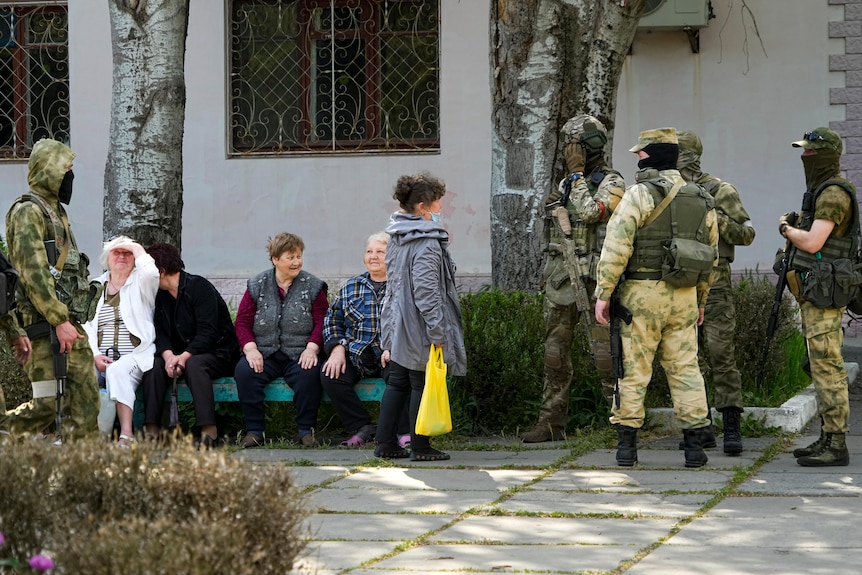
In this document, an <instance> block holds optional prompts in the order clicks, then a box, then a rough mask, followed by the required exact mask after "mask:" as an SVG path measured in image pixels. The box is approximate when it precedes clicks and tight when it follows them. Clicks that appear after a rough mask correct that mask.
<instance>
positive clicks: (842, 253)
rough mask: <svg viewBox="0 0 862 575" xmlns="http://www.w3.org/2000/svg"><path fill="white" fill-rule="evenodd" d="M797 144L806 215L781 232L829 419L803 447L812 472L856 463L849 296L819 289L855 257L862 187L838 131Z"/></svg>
mask: <svg viewBox="0 0 862 575" xmlns="http://www.w3.org/2000/svg"><path fill="white" fill-rule="evenodd" d="M793 146H794V147H797V148H803V152H802V165H803V167H804V168H805V189H806V192H805V195H804V196H803V199H802V210H801V212H800V213H799V214H796V213H793V212H791V213H788V214H784V215H783V216H781V218H780V219H779V223H778V231H779V233H780V234H781V235H782V236H784V237H785V238H787V240H788V242H789V243H790V247H789V249H790V251H789V253H788V267H789V269H790V270H792V271H791V272H789V274H788V277H787V280H788V285H789V286H790V287H791V291H792V292H793V293H794V295H795V296H796V298H797V300H798V301H799V307H800V311H801V314H802V333H803V335H804V336H805V342H806V344H807V346H808V358H809V360H810V362H811V379H812V380H813V382H814V389H815V391H816V393H817V411H818V412H819V415H820V418H821V420H822V422H823V424H822V427H821V430H820V437H819V438H818V439H817V441H815V442H814V443H812V444H811V445H809V446H807V447H804V448H801V449H797V450H795V451H794V452H793V455H794V457H796V458H797V459H796V462H797V463H798V464H799V465H803V466H806V467H823V466H833V465H848V464H849V463H850V455H849V452H848V451H847V446H846V444H845V441H844V440H845V434H846V433H847V431H848V430H849V426H848V419H849V416H850V403H849V399H848V391H847V370H846V369H844V358H843V356H842V355H841V346H842V344H843V340H844V333H843V331H842V329H841V318H842V316H843V315H844V310H845V306H846V304H847V297H848V294H847V293H842V291H841V290H840V289H838V288H837V287H836V289H835V291H834V292H832V290H829V291H830V293H831V294H832V295H831V297H830V298H829V299H830V300H831V301H824V300H823V299H822V298H820V297H817V292H819V291H821V290H817V289H816V285H817V284H818V283H823V282H828V283H829V284H833V274H835V272H836V269H837V267H840V262H841V261H842V260H843V261H844V262H846V261H847V259H846V258H852V257H853V256H854V255H855V251H856V237H857V236H858V230H859V210H858V207H857V203H856V188H855V187H854V186H853V184H851V183H850V182H849V181H847V180H846V179H844V178H842V177H841V176H840V170H841V167H840V163H839V160H840V157H841V151H842V150H843V145H842V143H841V136H839V135H838V134H837V133H836V132H835V131H833V130H830V129H829V128H817V129H816V130H813V131H811V132H807V133H806V134H805V136H804V137H803V139H802V140H800V141H798V142H793ZM833 264H835V265H833ZM836 266H837V267H836ZM824 272H825V273H824ZM800 278H804V279H802V280H801V281H800ZM840 283H841V282H834V285H836V286H838V285H839V284H840Z"/></svg>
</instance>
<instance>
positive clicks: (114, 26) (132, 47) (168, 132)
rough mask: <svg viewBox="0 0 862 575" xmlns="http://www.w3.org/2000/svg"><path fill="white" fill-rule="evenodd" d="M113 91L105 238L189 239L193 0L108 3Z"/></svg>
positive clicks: (145, 241) (118, 0) (112, 0)
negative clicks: (187, 134) (185, 222)
mask: <svg viewBox="0 0 862 575" xmlns="http://www.w3.org/2000/svg"><path fill="white" fill-rule="evenodd" d="M108 8H109V11H110V19H111V44H112V47H113V62H114V68H113V79H114V85H113V92H112V101H111V129H110V144H109V147H108V160H107V164H106V166H105V199H104V209H105V212H104V216H103V219H104V222H103V227H104V234H105V237H111V236H113V235H116V234H125V235H128V236H130V237H132V238H133V239H135V240H137V241H138V242H140V243H141V244H143V245H145V246H146V245H150V244H152V243H155V242H168V243H172V244H174V245H176V246H177V247H178V248H179V247H181V246H180V242H181V240H182V212H183V160H182V152H183V122H184V120H185V104H186V86H185V78H184V70H183V67H184V60H185V51H186V36H187V32H188V16H189V0H108Z"/></svg>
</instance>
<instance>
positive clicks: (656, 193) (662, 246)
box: [625, 170, 714, 280]
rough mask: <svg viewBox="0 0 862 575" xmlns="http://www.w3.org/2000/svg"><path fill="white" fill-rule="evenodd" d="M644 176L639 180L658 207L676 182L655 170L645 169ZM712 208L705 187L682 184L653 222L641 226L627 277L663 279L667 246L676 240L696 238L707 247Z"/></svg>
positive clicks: (628, 266)
mask: <svg viewBox="0 0 862 575" xmlns="http://www.w3.org/2000/svg"><path fill="white" fill-rule="evenodd" d="M651 172H652V173H651ZM643 175H644V176H645V177H644V178H643V179H639V180H638V183H639V184H645V185H646V187H647V190H649V193H650V195H651V196H652V198H653V203H654V204H655V206H656V207H658V205H659V204H661V202H662V200H664V198H665V196H666V195H667V194H668V192H669V191H670V189H671V188H672V187H673V184H672V183H671V182H670V181H669V180H668V179H666V178H663V177H660V176H658V172H657V171H655V170H646V171H645V172H644V174H643ZM712 207H713V201H712V196H710V195H709V194H707V193H706V191H704V189H703V188H701V187H700V186H698V185H697V184H694V183H691V182H687V183H686V184H685V185H683V186H682V187H681V188H680V189H679V191H678V192H677V194H676V197H675V198H674V199H673V200H672V201H671V202H670V204H669V205H668V206H667V208H666V209H665V210H664V211H663V212H661V214H660V215H659V216H658V217H657V218H656V219H655V220H654V221H652V222H651V223H650V224H649V225H647V226H644V227H642V228H640V229H638V231H637V234H636V235H635V240H634V246H633V248H634V249H633V252H632V255H631V257H630V258H629V261H628V265H627V266H626V271H625V278H626V279H635V280H661V279H664V276H665V274H666V272H667V270H666V269H665V270H663V266H665V264H666V261H667V257H668V246H669V244H670V242H671V240H673V239H681V240H695V241H697V242H700V243H702V244H704V245H706V246H708V245H709V228H708V227H707V225H706V214H707V213H708V212H709V210H711V209H712ZM713 254H714V251H713ZM665 267H666V266H665ZM703 267H707V266H705V265H704V266H703ZM708 267H709V268H711V267H712V263H709V265H708ZM707 275H708V274H707Z"/></svg>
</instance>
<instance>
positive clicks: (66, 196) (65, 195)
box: [57, 170, 75, 206]
mask: <svg viewBox="0 0 862 575" xmlns="http://www.w3.org/2000/svg"><path fill="white" fill-rule="evenodd" d="M74 179H75V174H73V173H72V170H69V171H68V172H66V175H65V176H63V181H62V182H60V189H59V190H58V191H57V199H58V200H60V203H61V204H66V205H67V206H68V205H69V202H70V201H72V180H74Z"/></svg>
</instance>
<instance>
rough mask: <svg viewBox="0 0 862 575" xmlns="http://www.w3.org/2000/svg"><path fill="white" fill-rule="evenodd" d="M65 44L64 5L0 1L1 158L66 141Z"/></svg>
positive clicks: (28, 153)
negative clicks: (48, 142) (40, 144)
mask: <svg viewBox="0 0 862 575" xmlns="http://www.w3.org/2000/svg"><path fill="white" fill-rule="evenodd" d="M68 44H69V20H68V17H67V12H66V6H65V2H56V1H53V2H33V1H27V2H24V1H17V2H11V1H7V2H0V159H24V158H27V157H29V155H30V150H31V149H32V148H33V144H34V143H35V142H37V141H38V140H40V139H42V138H54V139H55V140H60V141H63V142H68V141H69V46H68Z"/></svg>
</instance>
